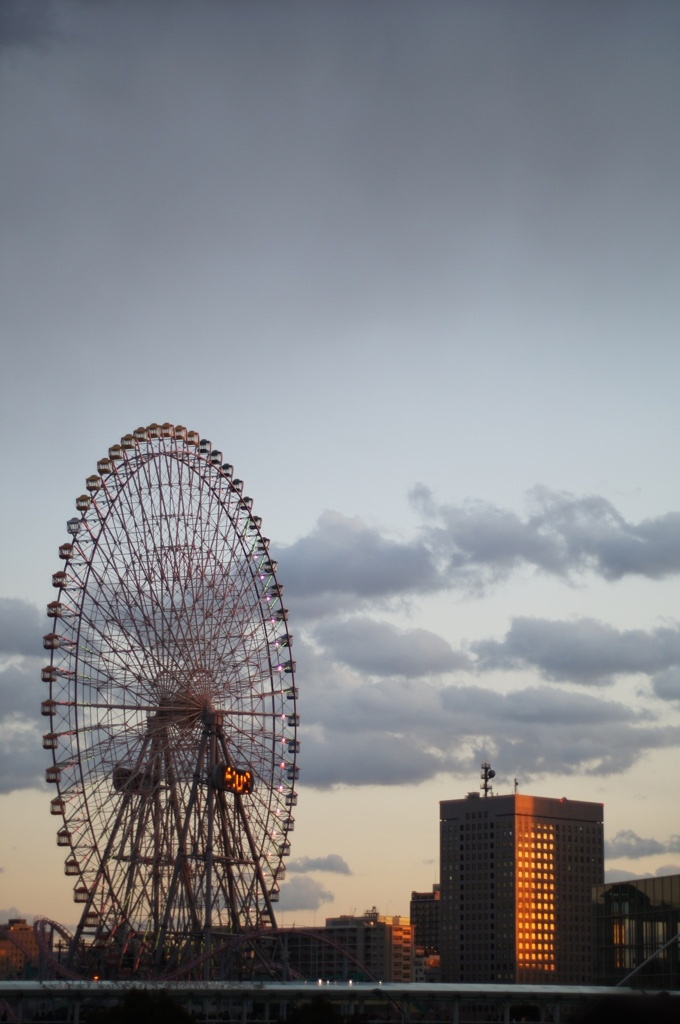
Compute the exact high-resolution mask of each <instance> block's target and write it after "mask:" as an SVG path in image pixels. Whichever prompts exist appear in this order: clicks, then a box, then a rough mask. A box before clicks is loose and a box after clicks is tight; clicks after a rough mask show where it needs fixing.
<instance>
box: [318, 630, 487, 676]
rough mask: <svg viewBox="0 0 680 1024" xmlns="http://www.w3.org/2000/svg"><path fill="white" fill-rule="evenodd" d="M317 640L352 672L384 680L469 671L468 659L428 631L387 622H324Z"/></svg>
mask: <svg viewBox="0 0 680 1024" xmlns="http://www.w3.org/2000/svg"><path fill="white" fill-rule="evenodd" d="M314 637H315V639H316V640H317V641H318V642H319V643H320V644H321V645H322V646H323V647H325V648H326V650H327V651H328V652H329V653H330V654H331V656H332V657H333V658H334V659H335V660H336V661H339V662H341V663H343V664H345V665H349V666H350V667H351V668H355V669H357V670H358V671H363V672H368V673H371V674H374V675H382V676H389V675H394V676H407V677H409V678H413V677H415V676H426V675H437V674H440V673H443V672H450V671H453V670H455V669H460V668H466V667H469V664H470V662H469V659H468V658H467V657H466V655H464V654H462V653H460V652H458V651H454V649H453V648H452V647H451V646H450V644H448V643H447V642H446V640H444V639H443V638H442V637H440V636H437V634H436V633H431V632H430V631H429V630H426V629H399V628H397V627H396V626H393V625H391V624H390V623H387V622H376V621H375V620H374V619H359V618H352V619H347V620H344V621H340V620H335V621H331V622H328V621H326V622H324V623H322V624H321V625H320V626H318V627H317V629H316V630H315V633H314Z"/></svg>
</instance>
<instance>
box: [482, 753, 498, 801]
mask: <svg viewBox="0 0 680 1024" xmlns="http://www.w3.org/2000/svg"><path fill="white" fill-rule="evenodd" d="M495 778H496V773H495V771H494V770H493V768H492V767H491V765H490V764H489V762H488V761H482V774H481V775H480V779H481V780H482V784H481V786H480V787H479V788H480V789H481V791H482V792H483V794H484V796H493V789H492V788H491V785H490V783H491V780H492V779H495Z"/></svg>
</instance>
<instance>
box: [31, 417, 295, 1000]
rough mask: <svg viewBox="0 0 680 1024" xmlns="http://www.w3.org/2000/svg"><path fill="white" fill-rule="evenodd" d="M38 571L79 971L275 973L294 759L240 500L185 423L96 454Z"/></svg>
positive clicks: (283, 663) (269, 622)
mask: <svg viewBox="0 0 680 1024" xmlns="http://www.w3.org/2000/svg"><path fill="white" fill-rule="evenodd" d="M86 488H87V492H86V493H84V494H82V495H80V497H78V498H77V500H76V510H77V512H78V513H79V515H78V516H75V517H73V518H72V519H70V520H69V521H68V523H67V530H68V534H69V540H68V541H67V542H66V543H64V544H62V545H61V547H60V549H59V555H60V558H61V559H62V562H63V568H61V569H60V570H59V571H57V572H55V573H54V574H53V577H52V582H53V586H54V587H55V589H56V590H57V599H56V600H53V601H51V602H50V603H49V604H48V609H47V611H48V615H49V616H50V617H51V618H52V619H53V620H54V625H53V627H52V632H49V633H47V634H45V636H44V638H43V645H44V647H45V649H46V651H48V652H49V657H50V661H49V664H47V665H45V667H44V668H43V670H42V678H43V681H44V682H45V683H46V684H47V686H48V687H49V696H48V697H47V698H46V699H45V700H43V702H42V706H41V711H42V714H43V715H44V716H45V717H47V718H49V724H50V728H49V732H47V733H45V735H44V736H43V747H44V748H45V749H47V750H50V751H51V753H52V764H51V765H50V767H48V769H47V771H46V779H47V781H48V782H50V783H52V784H54V785H55V786H56V787H57V795H56V796H55V797H54V798H53V799H52V801H51V804H50V811H51V813H52V814H53V815H54V816H55V817H56V818H58V819H59V826H58V831H57V843H58V845H60V846H62V847H64V849H65V854H66V861H65V866H64V870H65V873H66V875H67V876H70V877H71V878H72V879H73V886H74V887H73V895H74V900H75V902H76V904H79V905H80V908H81V914H80V920H79V923H78V925H77V928H76V930H75V933H74V935H73V937H72V939H71V940H70V943H69V951H68V954H67V956H66V958H65V965H64V966H65V969H66V970H68V971H74V972H76V973H78V974H81V975H85V976H88V977H92V976H94V975H95V974H96V975H97V976H99V977H109V978H112V977H116V976H120V975H125V974H127V973H128V972H130V971H132V972H134V975H135V976H136V977H147V978H161V977H165V978H170V977H192V978H203V979H205V980H208V979H210V978H214V977H220V978H227V977H231V978H241V977H252V976H254V975H257V974H259V973H261V972H264V974H265V975H266V974H268V975H270V976H271V975H272V974H273V975H276V974H277V973H278V967H277V959H278V956H277V953H276V948H275V947H276V942H275V939H274V937H275V935H276V932H277V929H276V921H275V914H274V905H275V903H276V902H277V900H278V896H279V887H280V883H281V880H282V879H283V877H284V874H285V858H286V857H287V856H288V854H289V853H290V841H289V836H290V833H291V832H292V830H293V828H294V817H293V808H294V807H295V805H296V803H297V794H296V792H295V781H296V779H297V778H298V774H299V767H298V764H297V754H298V752H299V748H300V744H299V741H298V738H297V729H298V724H299V719H298V714H297V710H296V706H297V689H296V686H295V681H294V673H295V663H294V662H293V660H292V652H291V646H292V637H291V635H290V633H289V631H288V613H287V610H286V609H285V608H284V607H283V598H282V594H283V587H282V586H281V584H280V583H279V581H278V579H277V576H276V569H277V563H276V562H274V561H272V558H271V556H270V553H269V540H268V538H266V537H264V536H263V534H262V531H261V525H262V521H261V519H260V518H259V517H258V516H255V515H253V512H252V505H253V501H252V498H249V497H244V496H243V481H241V480H238V479H235V478H234V472H233V467H232V466H231V465H230V464H228V463H226V462H224V461H223V457H222V453H221V452H220V451H219V450H217V449H214V448H213V447H212V445H211V443H210V442H209V441H206V440H205V439H203V438H200V437H199V435H198V433H197V432H195V431H190V430H187V429H186V428H185V427H181V426H174V425H172V424H170V423H164V424H162V425H159V424H156V423H152V424H151V425H149V426H148V427H140V428H138V429H137V430H135V431H134V433H133V434H126V435H125V436H124V437H123V438H121V442H120V444H116V445H113V446H112V447H111V448H110V449H109V452H108V456H107V457H105V458H103V459H100V460H99V462H98V464H97V473H96V474H93V475H92V476H89V477H88V478H87V481H86Z"/></svg>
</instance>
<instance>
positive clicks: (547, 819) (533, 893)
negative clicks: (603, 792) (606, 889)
mask: <svg viewBox="0 0 680 1024" xmlns="http://www.w3.org/2000/svg"><path fill="white" fill-rule="evenodd" d="M482 768H483V772H482V778H483V779H485V781H484V786H483V789H484V795H483V796H482V795H480V794H479V793H469V794H468V795H467V797H465V798H464V799H462V800H443V801H442V802H441V803H440V841H441V847H440V868H441V875H440V878H441V900H440V908H439V912H440V952H441V970H442V981H459V982H518V983H520V982H521V983H525V984H541V983H545V984H565V985H579V984H589V983H591V982H592V979H593V963H592V961H593V912H592V895H591V890H592V887H593V886H594V885H598V884H601V883H602V882H603V881H604V839H603V806H602V804H596V803H589V802H588V803H587V802H585V801H582V800H567V799H566V798H562V799H553V798H550V797H537V796H525V795H524V794H520V793H513V794H509V795H505V796H492V795H491V793H490V787H489V786H488V776H489V775H490V774H491V773H489V770H488V765H483V766H482ZM484 769H486V775H487V777H486V778H485V771H484Z"/></svg>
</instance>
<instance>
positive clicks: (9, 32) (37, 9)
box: [0, 0, 54, 50]
mask: <svg viewBox="0 0 680 1024" xmlns="http://www.w3.org/2000/svg"><path fill="white" fill-rule="evenodd" d="M52 8H53V5H52V2H51V0H42V2H41V3H34V2H33V0H3V2H2V3H1V4H0V50H3V49H12V48H15V47H18V46H38V45H42V44H44V43H46V42H47V41H48V39H50V38H51V37H52V35H53V33H54V22H53V17H52Z"/></svg>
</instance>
